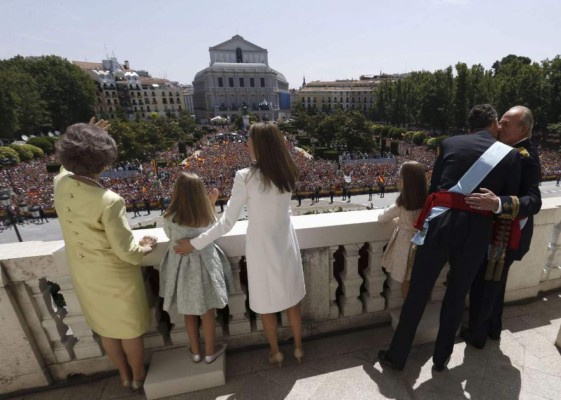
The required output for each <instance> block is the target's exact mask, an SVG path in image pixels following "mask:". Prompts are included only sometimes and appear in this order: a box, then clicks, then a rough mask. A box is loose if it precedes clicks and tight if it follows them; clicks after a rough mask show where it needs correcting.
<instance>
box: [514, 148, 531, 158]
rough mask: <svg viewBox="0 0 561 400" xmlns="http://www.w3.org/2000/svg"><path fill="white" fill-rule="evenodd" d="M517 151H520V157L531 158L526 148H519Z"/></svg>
mask: <svg viewBox="0 0 561 400" xmlns="http://www.w3.org/2000/svg"><path fill="white" fill-rule="evenodd" d="M516 149H517V150H518V154H520V157H522V158H527V157H530V153H528V150H526V148H525V147H517V148H516Z"/></svg>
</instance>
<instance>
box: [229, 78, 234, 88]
mask: <svg viewBox="0 0 561 400" xmlns="http://www.w3.org/2000/svg"><path fill="white" fill-rule="evenodd" d="M228 86H230V87H234V78H228Z"/></svg>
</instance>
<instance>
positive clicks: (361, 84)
mask: <svg viewBox="0 0 561 400" xmlns="http://www.w3.org/2000/svg"><path fill="white" fill-rule="evenodd" d="M400 78H401V77H400V76H397V75H376V76H361V77H360V79H358V80H356V79H350V80H336V81H314V82H309V83H305V82H304V84H303V85H302V88H301V89H300V90H299V92H298V100H297V104H298V105H300V106H301V107H303V108H305V109H312V108H316V109H317V110H319V111H326V112H329V111H332V110H335V109H337V108H341V109H343V110H357V111H362V112H366V111H368V110H370V108H372V107H373V106H374V103H375V101H376V94H375V89H376V88H377V87H378V86H379V85H380V84H381V83H382V82H384V81H387V80H390V81H391V80H396V79H400ZM293 106H295V104H293Z"/></svg>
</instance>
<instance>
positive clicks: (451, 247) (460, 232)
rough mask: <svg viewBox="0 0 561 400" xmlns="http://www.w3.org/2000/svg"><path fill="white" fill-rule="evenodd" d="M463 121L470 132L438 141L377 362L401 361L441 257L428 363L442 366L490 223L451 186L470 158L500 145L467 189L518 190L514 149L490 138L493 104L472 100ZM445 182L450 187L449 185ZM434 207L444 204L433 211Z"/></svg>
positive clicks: (494, 126)
mask: <svg viewBox="0 0 561 400" xmlns="http://www.w3.org/2000/svg"><path fill="white" fill-rule="evenodd" d="M468 124H469V127H470V131H471V132H474V133H472V134H470V135H459V136H452V137H450V138H448V139H446V140H443V141H442V142H441V143H440V145H439V153H438V157H437V159H436V162H435V165H434V168H433V173H432V178H431V184H430V189H429V193H431V196H429V198H428V199H427V203H426V204H425V208H424V209H423V211H428V213H430V215H429V217H428V218H426V220H424V218H425V217H426V215H427V214H426V213H424V214H423V212H422V214H421V215H422V217H421V218H420V219H421V221H420V223H419V220H418V221H417V222H418V223H416V226H423V225H424V227H425V228H423V231H422V235H421V236H423V235H424V243H423V244H422V245H418V247H417V253H416V256H415V261H414V263H413V271H412V275H411V287H410V289H409V293H408V295H407V298H406V299H405V302H404V304H403V307H402V310H401V315H400V319H399V323H398V325H397V328H396V331H395V334H394V336H393V339H392V342H391V344H390V347H389V349H388V350H387V351H383V350H382V351H380V352H379V354H378V358H379V360H380V363H381V364H382V365H383V366H387V367H391V368H393V369H397V370H401V369H403V367H404V366H405V363H406V361H407V357H408V355H409V351H410V349H411V346H412V344H413V339H414V338H415V333H416V330H417V326H418V325H419V322H420V320H421V317H422V315H423V311H424V309H425V306H426V304H427V302H428V300H429V297H430V293H431V290H432V288H433V286H434V283H435V282H436V279H437V278H438V276H439V275H440V272H441V270H442V268H443V267H444V265H445V264H446V263H447V262H448V263H449V264H450V272H449V274H448V279H447V287H446V294H445V296H444V300H443V302H442V309H441V313H440V325H439V330H438V336H437V338H436V343H435V348H434V354H433V362H434V369H435V370H436V371H442V370H443V369H444V368H445V367H446V365H447V363H448V361H449V359H450V355H451V354H452V351H453V348H454V339H455V336H456V332H457V330H458V328H459V327H460V324H461V320H462V314H463V310H464V302H465V298H466V295H467V292H468V290H469V288H470V285H471V282H472V281H473V278H474V277H475V275H476V273H477V271H478V267H479V265H481V263H482V262H483V260H484V258H485V255H486V252H487V246H488V244H489V241H490V239H491V233H492V223H493V221H492V213H490V212H481V211H474V210H471V209H470V208H469V206H468V205H467V204H465V201H464V194H462V191H460V192H454V190H456V188H457V186H458V185H457V184H458V182H459V181H460V178H462V177H463V176H464V174H466V172H467V171H468V170H469V169H470V168H471V167H472V165H474V163H476V162H478V163H479V161H478V160H479V159H480V157H481V156H482V155H483V154H484V153H485V154H486V155H487V154H488V153H486V151H487V150H488V149H490V148H491V146H493V149H492V150H490V151H493V150H494V149H500V150H501V151H502V153H503V156H501V157H502V158H501V157H494V158H493V159H495V160H497V162H496V165H495V166H494V167H493V168H492V170H491V171H490V172H489V173H488V174H487V175H485V177H484V178H483V175H480V176H479V177H478V179H471V185H472V186H474V187H473V188H472V189H471V190H469V192H471V191H477V190H478V189H479V187H485V188H489V189H490V190H493V192H495V193H499V194H501V195H503V194H505V195H506V194H510V193H516V192H517V190H518V186H519V183H520V161H519V158H518V152H517V151H516V150H514V149H509V148H508V147H505V146H504V145H502V144H496V142H497V140H496V137H497V134H498V129H499V128H498V121H497V113H496V111H495V110H494V109H493V107H491V106H490V105H487V104H484V105H479V106H475V107H474V108H473V109H472V110H471V111H470V113H469V118H468ZM498 160H500V161H498ZM494 164H495V163H490V165H494ZM481 179H482V180H481ZM462 181H463V179H462ZM462 184H463V182H462ZM451 188H454V190H452V191H451V190H449V189H451ZM462 190H465V189H462ZM446 201H448V203H446ZM439 207H444V208H445V209H447V210H446V211H444V212H442V213H440V214H439V213H438V210H439ZM423 215H424V216H423ZM425 222H426V223H425ZM427 228H428V230H426V229H427ZM419 243H420V242H419Z"/></svg>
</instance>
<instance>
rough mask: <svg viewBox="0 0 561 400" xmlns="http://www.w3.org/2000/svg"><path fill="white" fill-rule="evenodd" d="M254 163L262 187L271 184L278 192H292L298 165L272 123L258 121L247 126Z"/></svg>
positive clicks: (268, 186) (296, 177) (267, 186)
mask: <svg viewBox="0 0 561 400" xmlns="http://www.w3.org/2000/svg"><path fill="white" fill-rule="evenodd" d="M249 138H250V139H251V142H252V144H253V152H254V154H255V164H254V166H253V168H255V169H258V170H259V171H260V172H261V175H262V177H263V186H264V189H269V188H270V187H271V185H274V186H276V187H277V189H278V190H279V192H280V193H285V192H292V191H293V190H294V188H295V186H296V180H297V179H298V174H299V171H298V167H297V166H296V164H295V163H294V160H292V157H291V156H290V153H289V152H288V148H287V146H286V143H285V140H284V136H283V135H282V133H281V132H280V130H279V128H278V127H277V126H276V125H275V124H272V123H265V122H259V123H256V124H253V125H251V127H250V128H249Z"/></svg>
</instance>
